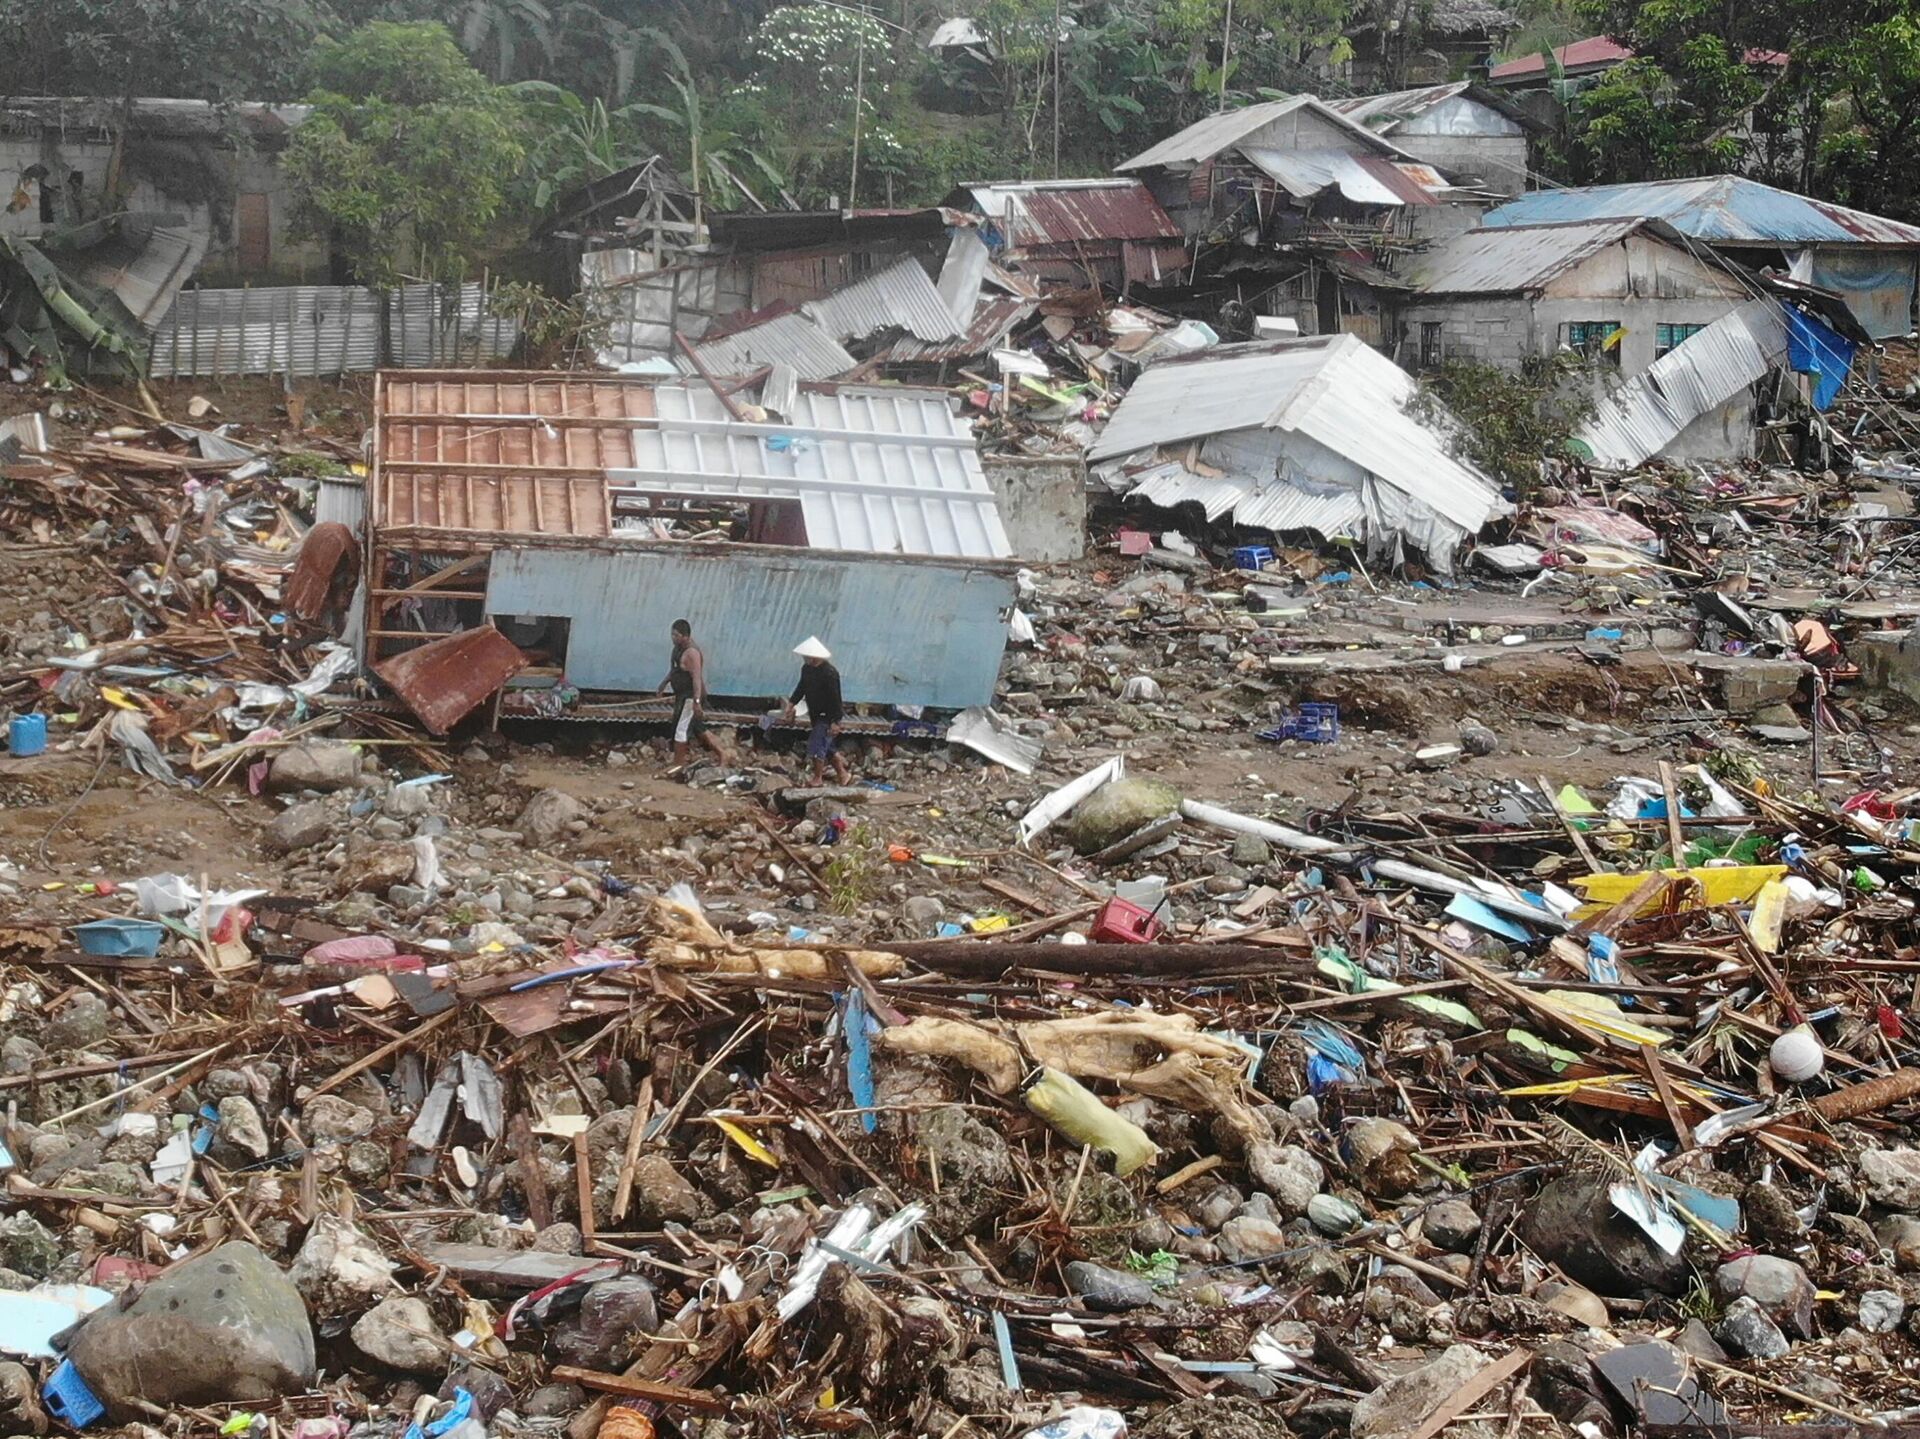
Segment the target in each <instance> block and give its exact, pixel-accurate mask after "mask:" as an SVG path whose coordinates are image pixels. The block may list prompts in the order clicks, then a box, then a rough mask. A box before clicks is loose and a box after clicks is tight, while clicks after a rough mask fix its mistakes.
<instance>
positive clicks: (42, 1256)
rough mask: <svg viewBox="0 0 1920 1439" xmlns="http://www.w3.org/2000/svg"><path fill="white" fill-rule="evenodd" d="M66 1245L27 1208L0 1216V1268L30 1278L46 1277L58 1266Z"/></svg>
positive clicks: (64, 1253) (63, 1255)
mask: <svg viewBox="0 0 1920 1439" xmlns="http://www.w3.org/2000/svg"><path fill="white" fill-rule="evenodd" d="M65 1255H66V1248H65V1246H63V1245H62V1244H61V1243H60V1241H59V1240H58V1239H56V1238H55V1237H54V1234H53V1231H52V1230H51V1229H48V1228H47V1226H46V1225H44V1224H42V1223H41V1222H40V1221H39V1220H37V1219H35V1218H34V1217H33V1216H32V1215H31V1214H28V1213H25V1212H24V1211H23V1212H21V1213H19V1214H10V1215H8V1216H7V1217H6V1218H5V1219H0V1269H11V1270H12V1271H13V1272H14V1273H15V1274H24V1275H26V1276H27V1278H29V1279H45V1278H46V1277H47V1276H48V1275H49V1274H51V1273H53V1271H54V1270H55V1269H56V1268H57V1267H58V1266H59V1264H60V1261H61V1259H62V1258H64V1257H65Z"/></svg>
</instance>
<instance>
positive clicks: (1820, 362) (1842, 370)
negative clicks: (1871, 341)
mask: <svg viewBox="0 0 1920 1439" xmlns="http://www.w3.org/2000/svg"><path fill="white" fill-rule="evenodd" d="M1782 308H1783V309H1785V311H1786V318H1787V363H1788V364H1790V365H1792V366H1793V368H1794V369H1795V370H1796V371H1798V372H1799V373H1800V374H1803V375H1812V376H1813V407H1814V408H1815V409H1816V410H1824V409H1826V408H1828V407H1829V406H1830V405H1832V404H1833V402H1834V399H1835V397H1837V396H1838V395H1839V393H1840V387H1841V386H1842V385H1844V384H1845V383H1846V382H1847V375H1848V373H1849V372H1850V371H1851V370H1852V369H1853V351H1854V344H1853V341H1852V340H1849V339H1848V338H1847V337H1846V336H1844V335H1841V334H1838V333H1836V332H1835V331H1834V330H1832V329H1830V328H1828V326H1827V325H1826V324H1825V323H1823V322H1822V321H1820V320H1816V319H1814V318H1813V316H1811V315H1803V314H1801V313H1800V311H1798V310H1795V309H1793V308H1791V307H1786V306H1783V307H1782Z"/></svg>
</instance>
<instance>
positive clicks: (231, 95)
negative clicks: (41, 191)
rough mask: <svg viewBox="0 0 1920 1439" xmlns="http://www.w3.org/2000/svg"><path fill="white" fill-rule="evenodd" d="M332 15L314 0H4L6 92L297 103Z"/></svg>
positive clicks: (0, 25) (0, 46)
mask: <svg viewBox="0 0 1920 1439" xmlns="http://www.w3.org/2000/svg"><path fill="white" fill-rule="evenodd" d="M326 19H327V16H326V14H325V13H324V12H323V11H320V10H317V9H315V8H314V7H313V6H311V5H309V4H307V3H306V0H0V37H4V38H0V93H4V94H10V95H100V96H114V97H125V96H154V95H163V96H182V97H187V98H193V99H206V100H242V99H244V100H283V99H289V98H291V97H292V96H293V95H294V94H295V93H297V91H296V89H295V83H294V82H295V80H296V77H297V75H298V72H299V68H300V63H301V59H302V57H303V56H304V55H305V53H306V51H307V49H308V47H309V46H310V45H311V44H312V42H313V39H314V36H315V35H316V34H317V33H319V31H320V29H321V26H322V25H323V23H324V22H325V21H326Z"/></svg>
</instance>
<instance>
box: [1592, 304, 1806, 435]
mask: <svg viewBox="0 0 1920 1439" xmlns="http://www.w3.org/2000/svg"><path fill="white" fill-rule="evenodd" d="M1786 350H1787V327H1786V322H1785V321H1784V320H1783V319H1782V318H1781V316H1780V306H1779V304H1778V303H1777V302H1776V301H1773V300H1769V299H1759V300H1751V301H1749V302H1748V303H1747V304H1745V305H1742V306H1741V307H1740V308H1739V309H1737V310H1735V311H1734V312H1733V313H1732V314H1730V315H1725V316H1723V317H1721V318H1720V319H1718V320H1715V321H1714V322H1713V323H1712V324H1711V325H1708V326H1707V327H1706V328H1705V329H1704V330H1700V331H1698V332H1696V333H1695V334H1692V335H1690V336H1688V337H1687V340H1686V342H1685V343H1684V344H1681V345H1677V346H1675V347H1674V348H1673V349H1671V350H1669V351H1668V352H1667V353H1666V354H1664V355H1662V356H1661V357H1660V358H1659V359H1657V360H1655V361H1654V362H1653V363H1652V364H1651V365H1649V366H1648V367H1647V368H1646V369H1645V370H1643V371H1642V372H1641V373H1640V374H1638V375H1635V376H1634V377H1633V378H1632V379H1631V380H1628V381H1627V382H1626V383H1625V384H1623V385H1622V386H1620V388H1619V389H1617V390H1615V391H1614V392H1613V393H1612V394H1611V395H1609V396H1607V398H1606V399H1604V400H1602V401H1601V402H1600V405H1599V407H1598V408H1597V409H1596V410H1595V412H1594V415H1593V418H1592V419H1590V420H1588V421H1587V423H1586V425H1585V426H1583V427H1582V429H1581V431H1580V435H1579V438H1580V440H1581V441H1582V442H1583V443H1584V444H1585V445H1586V446H1587V448H1588V449H1589V450H1590V451H1592V453H1593V458H1594V460H1595V462H1596V463H1598V464H1602V465H1606V466H1609V467H1610V468H1614V469H1623V470H1624V469H1631V468H1632V467H1633V466H1635V465H1638V464H1642V463H1644V462H1645V461H1647V460H1650V459H1652V458H1653V457H1654V456H1655V455H1657V454H1659V453H1660V451H1661V450H1663V449H1665V448H1666V447H1667V445H1669V444H1670V443H1672V441H1673V439H1674V437H1675V436H1677V435H1678V434H1679V433H1680V432H1681V431H1682V430H1684V429H1685V428H1686V427H1687V426H1688V425H1690V424H1691V423H1693V421H1694V420H1696V419H1698V418H1699V417H1700V416H1701V415H1704V414H1707V413H1708V412H1710V411H1712V410H1714V409H1716V408H1718V407H1719V406H1721V405H1724V404H1725V403H1726V402H1727V401H1728V400H1730V399H1732V398H1733V397H1734V396H1735V395H1737V394H1739V393H1740V391H1742V390H1743V389H1745V388H1746V387H1747V386H1748V385H1751V384H1752V383H1753V382H1754V381H1755V380H1758V379H1759V378H1760V377H1761V376H1763V375H1765V374H1766V373H1767V371H1768V370H1769V369H1771V368H1772V367H1773V366H1774V365H1776V364H1778V363H1779V362H1780V360H1781V358H1782V357H1783V356H1784V355H1785V354H1786Z"/></svg>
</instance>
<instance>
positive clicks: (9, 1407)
mask: <svg viewBox="0 0 1920 1439" xmlns="http://www.w3.org/2000/svg"><path fill="white" fill-rule="evenodd" d="M46 1432H47V1415H46V1411H45V1410H43V1409H42V1408H41V1407H40V1387H39V1385H37V1384H35V1383H34V1382H33V1375H31V1374H29V1373H28V1372H27V1367H26V1365H24V1364H13V1363H0V1434H13V1435H18V1436H25V1435H29V1434H44V1433H46Z"/></svg>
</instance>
